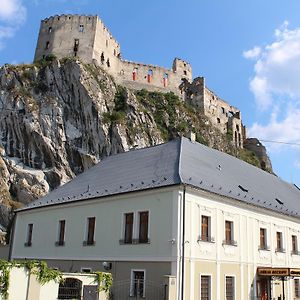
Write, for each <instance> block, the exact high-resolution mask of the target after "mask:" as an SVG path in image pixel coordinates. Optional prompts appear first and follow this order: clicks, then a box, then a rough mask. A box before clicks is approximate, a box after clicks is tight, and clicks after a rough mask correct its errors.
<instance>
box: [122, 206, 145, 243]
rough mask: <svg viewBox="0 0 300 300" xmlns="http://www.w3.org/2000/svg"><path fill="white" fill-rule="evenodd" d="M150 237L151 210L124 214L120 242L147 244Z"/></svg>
mask: <svg viewBox="0 0 300 300" xmlns="http://www.w3.org/2000/svg"><path fill="white" fill-rule="evenodd" d="M145 243H150V239H149V211H140V212H127V213H124V214H123V228H122V237H121V239H120V244H145Z"/></svg>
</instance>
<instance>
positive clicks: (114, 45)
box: [92, 18, 121, 76]
mask: <svg viewBox="0 0 300 300" xmlns="http://www.w3.org/2000/svg"><path fill="white" fill-rule="evenodd" d="M92 47H93V54H92V57H93V59H95V60H96V61H97V62H98V64H99V65H100V66H101V67H102V68H103V69H105V70H106V71H107V72H108V73H110V74H111V75H113V76H117V74H118V72H119V69H120V63H121V59H120V58H121V47H120V44H119V43H118V42H117V41H116V40H115V39H114V38H113V36H112V34H111V33H110V31H109V30H108V29H107V28H106V26H105V25H104V23H103V22H102V21H101V20H100V19H99V18H97V26H96V28H95V39H94V43H93V45H92Z"/></svg>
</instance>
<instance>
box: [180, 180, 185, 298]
mask: <svg viewBox="0 0 300 300" xmlns="http://www.w3.org/2000/svg"><path fill="white" fill-rule="evenodd" d="M185 191H186V186H185V185H183V197H182V246H181V247H182V249H181V297H180V298H181V300H184V271H185Z"/></svg>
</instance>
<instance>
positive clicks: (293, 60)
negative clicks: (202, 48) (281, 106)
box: [243, 21, 300, 110]
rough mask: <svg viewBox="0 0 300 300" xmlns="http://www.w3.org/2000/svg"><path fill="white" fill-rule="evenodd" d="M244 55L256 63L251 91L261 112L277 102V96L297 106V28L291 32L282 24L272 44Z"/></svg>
mask: <svg viewBox="0 0 300 300" xmlns="http://www.w3.org/2000/svg"><path fill="white" fill-rule="evenodd" d="M243 55H244V57H245V58H247V59H255V61H256V62H255V66H254V77H253V78H252V79H251V81H250V89H251V91H252V92H253V93H254V96H255V100H256V102H257V104H258V106H259V108H260V109H262V110H266V109H267V108H269V107H270V106H271V105H272V104H273V103H274V102H277V100H276V99H277V96H281V97H282V96H284V97H288V98H290V99H293V101H296V102H297V103H300V28H296V29H294V30H290V29H288V22H287V21H285V22H284V23H283V25H282V26H281V27H280V28H278V29H276V30H275V34H274V40H273V42H271V43H269V44H268V45H266V46H264V47H263V48H260V47H257V46H256V47H254V48H253V49H251V50H248V51H245V52H244V53H243Z"/></svg>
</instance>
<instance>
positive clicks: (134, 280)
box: [130, 270, 145, 297]
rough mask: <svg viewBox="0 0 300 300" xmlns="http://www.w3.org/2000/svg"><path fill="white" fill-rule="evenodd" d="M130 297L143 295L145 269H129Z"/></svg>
mask: <svg viewBox="0 0 300 300" xmlns="http://www.w3.org/2000/svg"><path fill="white" fill-rule="evenodd" d="M130 296H131V297H145V270H131V283H130Z"/></svg>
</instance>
